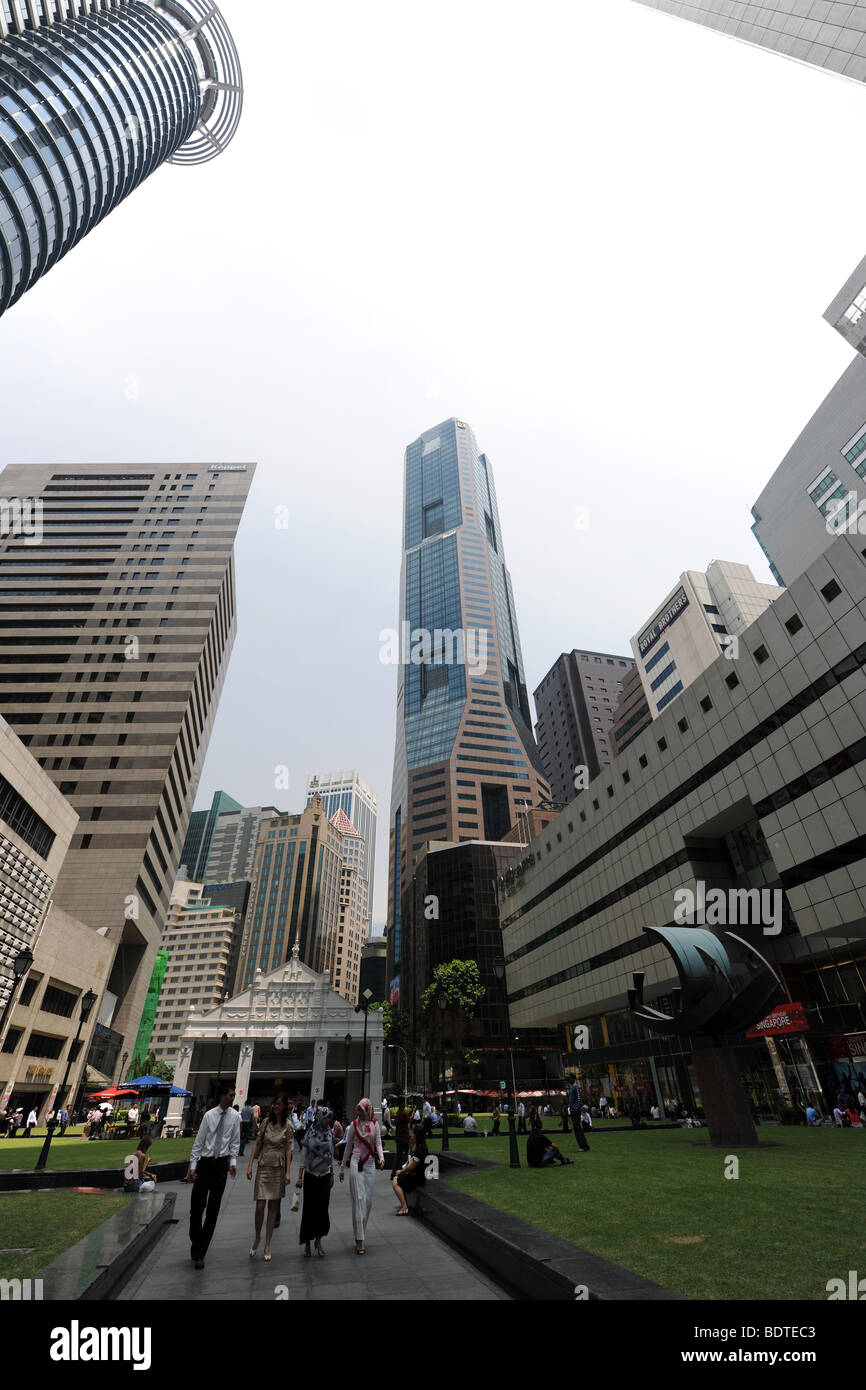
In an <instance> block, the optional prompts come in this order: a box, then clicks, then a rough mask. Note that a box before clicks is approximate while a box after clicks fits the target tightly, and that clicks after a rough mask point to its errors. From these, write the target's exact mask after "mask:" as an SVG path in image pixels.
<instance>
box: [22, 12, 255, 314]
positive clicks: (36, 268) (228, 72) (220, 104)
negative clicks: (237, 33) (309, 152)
mask: <svg viewBox="0 0 866 1390" xmlns="http://www.w3.org/2000/svg"><path fill="white" fill-rule="evenodd" d="M242 93H243V89H242V79H241V69H240V62H239V60H238V55H237V53H236V51H235V46H234V43H233V41H232V37H231V34H230V33H229V31H228V28H227V27H226V23H225V20H224V19H223V17H222V15H221V14H220V12H219V10H218V9H217V8H216V6H215V5H212V4H210V3H209V0H0V314H2V313H3V311H4V310H6V309H8V307H9V305H10V304H14V303H15V301H16V300H17V299H19V298H20V297H21V295H22V294H23V293H24V291H25V290H27V289H29V288H30V286H31V285H33V284H35V282H36V281H37V280H38V279H39V277H40V276H41V275H43V274H44V273H45V271H46V270H50V269H51V267H52V266H53V265H54V264H55V263H56V262H57V261H58V260H59V259H60V257H61V256H64V255H65V254H66V252H67V251H68V250H69V249H70V248H71V247H73V246H75V245H76V244H77V242H79V241H80V240H81V238H82V237H83V236H86V234H87V233H88V232H89V231H90V230H91V228H92V227H94V226H95V225H96V223H97V222H100V221H101V220H102V218H103V217H105V216H106V215H107V214H108V213H109V212H111V211H112V210H113V209H114V208H115V207H117V205H118V203H119V202H120V201H121V200H122V199H123V198H125V197H126V195H127V194H128V193H130V192H132V190H133V189H134V188H137V187H138V185H139V184H140V183H141V182H142V181H143V180H144V179H146V178H147V176H148V175H149V174H152V173H153V171H154V170H155V169H158V168H159V166H160V165H161V164H164V163H166V162H169V163H173V164H203V163H204V162H205V161H206V160H209V159H213V158H214V157H215V156H216V155H218V154H220V153H221V152H222V150H224V149H225V147H226V145H227V144H228V142H229V141H230V140H231V138H232V136H233V135H234V133H235V130H236V129H237V126H238V122H239V121H240V116H241V106H242V100H243V95H242Z"/></svg>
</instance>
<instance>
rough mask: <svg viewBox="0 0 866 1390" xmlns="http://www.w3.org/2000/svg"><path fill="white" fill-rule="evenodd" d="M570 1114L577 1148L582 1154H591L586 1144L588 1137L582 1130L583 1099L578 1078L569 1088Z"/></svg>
mask: <svg viewBox="0 0 866 1390" xmlns="http://www.w3.org/2000/svg"><path fill="white" fill-rule="evenodd" d="M568 1113H569V1115H570V1116H571V1127H572V1129H573V1130H574V1137H575V1139H576V1140H577V1147H578V1148H579V1149H580V1151H581V1153H589V1144H588V1143H587V1142H586V1135H585V1134H584V1132H583V1129H582V1128H581V1098H580V1087H579V1086H578V1084H577V1077H575V1078H574V1080H573V1081H572V1083H571V1086H570V1087H569V1091H568Z"/></svg>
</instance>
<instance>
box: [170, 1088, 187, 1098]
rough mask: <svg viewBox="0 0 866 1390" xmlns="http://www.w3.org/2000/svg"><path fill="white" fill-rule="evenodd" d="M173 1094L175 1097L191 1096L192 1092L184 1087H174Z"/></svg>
mask: <svg viewBox="0 0 866 1390" xmlns="http://www.w3.org/2000/svg"><path fill="white" fill-rule="evenodd" d="M171 1094H172V1095H173V1096H191V1095H192V1091H185V1090H184V1089H183V1087H182V1086H172V1088H171Z"/></svg>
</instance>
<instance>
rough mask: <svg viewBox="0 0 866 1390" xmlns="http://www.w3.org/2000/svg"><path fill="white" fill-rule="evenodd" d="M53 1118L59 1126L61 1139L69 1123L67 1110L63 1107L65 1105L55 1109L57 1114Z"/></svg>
mask: <svg viewBox="0 0 866 1390" xmlns="http://www.w3.org/2000/svg"><path fill="white" fill-rule="evenodd" d="M54 1118H55V1119H56V1121H57V1123H58V1125H59V1126H60V1138H61V1139H62V1138H63V1136H64V1134H65V1133H66V1127H67V1125H68V1124H69V1111H68V1110H67V1109H66V1108H65V1106H62V1107H61V1108H60V1109H59V1110H58V1111H57V1114H56V1115H55V1117H54Z"/></svg>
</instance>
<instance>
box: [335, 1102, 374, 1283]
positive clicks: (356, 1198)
mask: <svg viewBox="0 0 866 1390" xmlns="http://www.w3.org/2000/svg"><path fill="white" fill-rule="evenodd" d="M346 1164H348V1165H349V1196H350V1198H351V1202H352V1229H353V1231H354V1233H355V1252H356V1254H358V1255H363V1254H364V1253H365V1250H366V1236H367V1221H368V1219H369V1216H370V1210H371V1208H372V1205H373V1188H374V1184H375V1181H376V1168H377V1167H379V1168H384V1167H385V1155H384V1153H383V1152H382V1135H381V1133H380V1131H379V1125H378V1124H377V1122H376V1120H375V1118H374V1116H373V1102H372V1101H371V1100H370V1099H369V1097H368V1096H365V1097H364V1099H363V1100H359V1101H358V1107H357V1117H356V1118H355V1119H354V1120H353V1121H352V1123H351V1124H350V1125H349V1131H348V1137H347V1139H346V1151H345V1153H344V1154H343V1162H342V1164H341V1166H340V1182H342V1181H343V1175H344V1173H345V1171H346Z"/></svg>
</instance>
